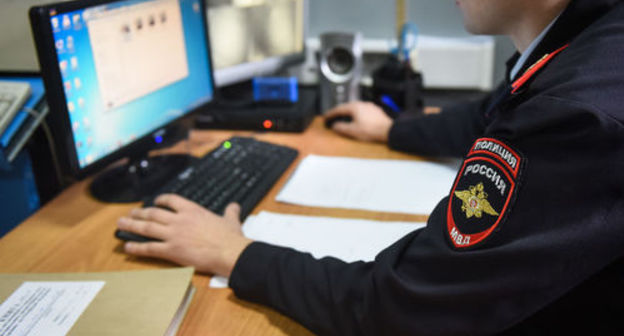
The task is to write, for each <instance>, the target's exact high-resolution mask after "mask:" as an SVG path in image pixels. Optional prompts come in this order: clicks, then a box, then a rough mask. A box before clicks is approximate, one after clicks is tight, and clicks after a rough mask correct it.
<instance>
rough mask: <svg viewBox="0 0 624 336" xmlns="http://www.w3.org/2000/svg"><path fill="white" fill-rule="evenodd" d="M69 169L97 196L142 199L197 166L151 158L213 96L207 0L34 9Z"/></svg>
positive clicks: (94, 2) (85, 2)
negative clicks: (111, 166)
mask: <svg viewBox="0 0 624 336" xmlns="http://www.w3.org/2000/svg"><path fill="white" fill-rule="evenodd" d="M30 19H31V26H32V30H33V36H34V39H35V44H36V47H37V52H38V56H39V63H40V67H41V72H42V75H43V78H44V83H45V87H46V95H47V99H48V103H49V105H50V109H51V115H52V117H53V118H52V125H53V129H54V133H55V136H56V138H57V139H56V141H57V143H58V145H59V147H60V149H61V150H60V154H61V161H62V162H64V163H65V167H67V169H68V170H69V171H70V172H71V174H72V175H74V176H75V177H77V178H83V177H85V176H87V175H89V174H92V173H94V172H96V171H98V170H101V169H102V168H104V167H106V166H107V165H109V164H110V163H112V162H115V161H117V160H119V159H121V158H124V157H126V158H129V159H130V160H129V163H128V164H127V165H124V166H121V167H117V168H116V169H111V170H108V171H106V172H105V173H104V174H101V175H100V176H99V177H97V178H96V180H95V181H94V182H93V184H92V186H91V190H92V192H93V194H94V195H95V196H96V197H97V198H100V199H103V200H107V201H137V200H140V199H141V198H143V197H145V196H148V195H149V194H150V193H152V192H154V191H155V189H156V188H158V187H160V186H161V185H162V183H163V180H167V179H169V178H172V176H173V175H175V174H176V173H177V172H178V171H180V170H181V169H183V168H184V167H186V165H188V164H189V156H184V155H183V156H157V157H154V158H149V159H148V151H149V150H151V149H153V148H154V147H155V146H158V144H159V143H160V142H163V141H167V137H168V135H169V134H168V130H170V129H171V126H172V125H176V124H179V123H180V122H181V121H182V119H183V117H185V116H188V115H189V114H191V113H192V112H194V111H196V110H198V109H199V108H200V107H202V106H203V105H205V104H206V103H208V102H210V101H211V100H212V98H213V95H214V87H213V79H212V71H211V61H210V51H209V43H208V36H207V35H208V34H207V31H206V11H205V5H204V3H203V0H119V1H114V0H108V1H102V0H81V1H72V2H63V3H57V4H50V5H45V6H39V7H33V8H31V10H30Z"/></svg>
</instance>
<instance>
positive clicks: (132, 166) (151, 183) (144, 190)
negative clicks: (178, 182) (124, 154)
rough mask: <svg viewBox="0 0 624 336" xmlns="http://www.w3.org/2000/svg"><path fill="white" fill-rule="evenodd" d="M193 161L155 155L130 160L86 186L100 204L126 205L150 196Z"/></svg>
mask: <svg viewBox="0 0 624 336" xmlns="http://www.w3.org/2000/svg"><path fill="white" fill-rule="evenodd" d="M194 160H196V159H195V158H193V157H192V156H190V155H185V154H174V155H157V156H152V157H147V156H144V157H136V158H131V159H130V160H129V162H128V163H127V164H123V165H121V166H117V167H113V168H111V169H108V170H105V171H104V172H102V173H101V174H100V175H98V176H96V177H95V179H94V180H93V182H92V183H91V186H90V191H91V194H92V195H93V197H95V198H96V199H98V200H100V201H103V202H110V203H129V202H138V201H142V200H144V199H145V198H147V197H149V196H153V195H154V193H156V192H157V191H158V190H159V189H160V188H161V187H162V186H163V185H164V184H165V183H167V182H168V181H170V180H172V179H173V178H175V176H176V175H177V174H178V173H180V172H182V171H183V170H184V169H185V168H187V167H188V166H189V165H190V164H191V163H193V161H194Z"/></svg>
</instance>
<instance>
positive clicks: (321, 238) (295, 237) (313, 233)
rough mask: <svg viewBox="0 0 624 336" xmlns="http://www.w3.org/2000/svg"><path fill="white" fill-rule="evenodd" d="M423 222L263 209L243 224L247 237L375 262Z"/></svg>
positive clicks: (217, 283)
mask: <svg viewBox="0 0 624 336" xmlns="http://www.w3.org/2000/svg"><path fill="white" fill-rule="evenodd" d="M424 226H425V223H419V222H382V221H373V220H363V219H343V218H332V217H312V216H298V215H282V214H275V213H270V212H264V211H263V212H261V213H260V214H258V215H257V216H250V217H248V218H247V220H246V221H245V223H244V224H243V233H244V234H245V236H246V237H248V238H251V239H253V240H257V241H262V242H265V243H269V244H273V245H278V246H284V247H291V248H294V249H296V250H299V251H302V252H309V253H311V254H312V255H313V256H314V257H315V258H323V257H326V256H332V257H336V258H338V259H341V260H344V261H346V262H353V261H358V260H363V261H372V260H374V259H375V256H376V255H377V254H378V253H379V252H381V251H382V250H383V249H385V248H386V247H388V246H390V245H392V243H394V242H396V241H397V240H399V239H400V238H401V237H403V236H405V235H407V234H408V233H410V232H412V231H414V230H417V229H420V228H423V227H424ZM210 286H211V287H226V286H227V279H225V278H222V277H213V278H212V281H211V282H210Z"/></svg>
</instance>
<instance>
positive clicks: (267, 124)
mask: <svg viewBox="0 0 624 336" xmlns="http://www.w3.org/2000/svg"><path fill="white" fill-rule="evenodd" d="M262 126H264V128H266V129H269V128H271V127H273V122H272V121H271V120H268V119H267V120H265V121H264V122H263V123H262Z"/></svg>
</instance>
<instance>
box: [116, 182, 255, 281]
mask: <svg viewBox="0 0 624 336" xmlns="http://www.w3.org/2000/svg"><path fill="white" fill-rule="evenodd" d="M154 203H155V204H156V205H158V206H160V207H164V208H167V209H171V211H170V210H165V209H163V208H156V207H152V208H142V209H133V210H132V211H131V212H130V216H129V217H122V218H120V219H119V221H118V223H117V226H118V227H119V229H120V230H124V231H130V232H134V233H137V234H140V235H143V236H147V237H152V238H156V239H159V240H161V241H160V242H147V243H136V242H127V243H126V244H125V246H124V248H125V251H126V252H127V253H129V254H133V255H137V256H145V257H155V258H161V259H166V260H169V261H173V262H175V263H178V264H180V265H185V266H194V267H195V269H196V270H197V271H198V272H202V273H213V274H219V275H223V276H226V277H227V276H229V275H230V273H232V269H233V268H234V265H235V263H236V260H237V259H238V257H239V256H240V254H241V252H242V251H243V250H244V249H245V247H247V245H249V244H250V243H251V242H252V241H251V240H250V239H248V238H245V237H244V236H243V233H242V231H241V224H240V219H239V216H240V207H239V206H238V204H235V203H232V204H230V205H228V207H227V208H226V209H225V214H224V216H223V217H220V216H217V215H216V214H214V213H212V212H210V211H208V210H206V209H204V208H203V207H202V206H200V205H199V204H196V203H194V202H192V201H189V200H187V199H185V198H182V197H180V196H177V195H172V194H166V195H161V196H159V197H158V198H157V199H156V200H155V202H154Z"/></svg>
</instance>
